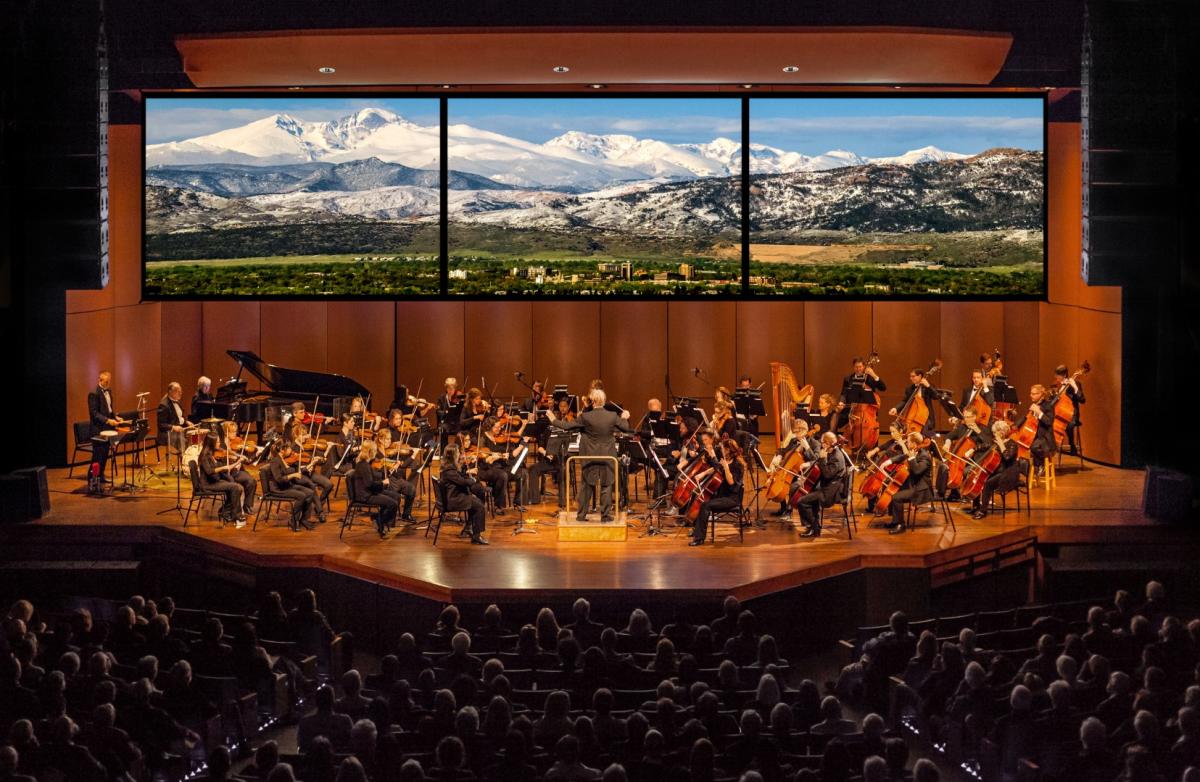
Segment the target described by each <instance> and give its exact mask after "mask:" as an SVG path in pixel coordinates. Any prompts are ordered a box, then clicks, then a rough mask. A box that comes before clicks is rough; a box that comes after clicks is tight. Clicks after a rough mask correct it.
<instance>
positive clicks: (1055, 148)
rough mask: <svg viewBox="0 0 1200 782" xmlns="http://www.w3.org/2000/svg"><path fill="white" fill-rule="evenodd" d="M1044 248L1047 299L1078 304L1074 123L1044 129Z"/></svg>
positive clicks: (1079, 207)
mask: <svg viewBox="0 0 1200 782" xmlns="http://www.w3.org/2000/svg"><path fill="white" fill-rule="evenodd" d="M1046 140H1047V149H1046V161H1047V164H1048V165H1047V172H1046V174H1047V175H1046V249H1047V253H1048V260H1049V263H1048V269H1047V274H1048V279H1047V280H1046V282H1047V284H1048V285H1049V294H1050V298H1049V300H1050V301H1052V302H1054V303H1056V304H1078V303H1079V298H1080V295H1079V294H1080V289H1081V288H1083V287H1084V285H1083V280H1082V278H1081V276H1080V269H1081V264H1082V259H1081V249H1082V241H1083V233H1082V231H1083V200H1082V194H1083V191H1082V188H1083V169H1082V164H1081V162H1080V161H1081V157H1080V125H1079V123H1078V122H1051V123H1048V124H1047V128H1046Z"/></svg>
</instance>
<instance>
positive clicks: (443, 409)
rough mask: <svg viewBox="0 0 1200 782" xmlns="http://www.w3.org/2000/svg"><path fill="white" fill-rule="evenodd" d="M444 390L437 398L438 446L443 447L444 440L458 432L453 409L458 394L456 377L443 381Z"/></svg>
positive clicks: (456, 412) (456, 418)
mask: <svg viewBox="0 0 1200 782" xmlns="http://www.w3.org/2000/svg"><path fill="white" fill-rule="evenodd" d="M443 388H444V390H443V391H442V394H441V396H439V397H438V398H437V422H438V447H439V448H443V447H445V445H446V442H447V441H448V440H449V439H451V438H452V437H453V436H454V435H456V434H458V411H456V410H454V405H455V403H456V401H458V400H456V399H455V397H456V396H457V394H458V379H457V378H453V377H448V378H446V380H445V381H444V383H443Z"/></svg>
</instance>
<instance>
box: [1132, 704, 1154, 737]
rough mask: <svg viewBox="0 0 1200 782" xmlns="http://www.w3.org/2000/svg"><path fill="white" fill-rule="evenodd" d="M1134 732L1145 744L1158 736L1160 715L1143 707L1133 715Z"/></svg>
mask: <svg viewBox="0 0 1200 782" xmlns="http://www.w3.org/2000/svg"><path fill="white" fill-rule="evenodd" d="M1133 732H1134V733H1136V734H1137V737H1138V740H1139V741H1141V742H1142V743H1143V744H1144V743H1146V742H1148V741H1153V740H1154V739H1157V738H1158V717H1155V716H1154V714H1153V713H1152V712H1149V711H1146V710H1145V709H1142V710H1141V711H1139V712H1138V713H1137V714H1135V715H1134V716H1133Z"/></svg>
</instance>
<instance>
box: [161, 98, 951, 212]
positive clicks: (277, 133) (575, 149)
mask: <svg viewBox="0 0 1200 782" xmlns="http://www.w3.org/2000/svg"><path fill="white" fill-rule="evenodd" d="M447 137H448V152H449V163H450V168H451V169H452V170H453V171H455V172H458V173H459V174H462V175H467V174H474V175H477V176H483V177H487V178H489V179H491V180H493V181H494V182H496V183H499V184H501V185H509V186H513V187H521V188H539V189H553V190H562V191H565V192H590V191H595V190H598V189H601V188H604V187H609V186H612V185H616V184H620V183H625V182H638V181H644V180H647V179H652V180H656V181H663V182H665V181H681V180H687V179H697V178H703V177H722V176H738V175H740V174H741V165H742V163H741V156H742V145H741V144H740V143H739V142H737V141H734V140H732V139H728V138H723V137H721V138H716V139H713V140H712V141H710V142H707V143H703V144H671V143H668V142H665V141H658V140H656V139H649V138H636V137H634V136H630V135H624V134H605V135H599V134H593V133H585V132H582V131H576V130H572V131H567V132H566V133H563V134H561V135H559V136H556V137H554V138H552V139H550V140H549V141H546V142H545V143H541V144H538V143H534V142H530V141H524V140H522V139H518V138H514V137H511V136H505V135H503V134H500V133H494V132H491V131H487V130H481V129H479V128H475V127H472V126H470V125H463V124H456V125H450V126H449V127H448V128H447ZM438 148H439V137H438V128H437V127H436V126H428V127H426V126H421V125H418V124H416V123H413V122H410V121H409V120H406V119H404V118H403V117H401V116H400V115H398V114H395V113H394V112H391V111H387V110H386V109H380V108H365V109H362V110H360V111H358V112H356V113H355V114H350V115H347V116H345V117H342V118H340V119H337V120H331V121H328V122H308V121H304V120H300V119H297V118H295V117H292V116H290V115H288V114H273V115H271V116H269V117H264V118H262V119H258V120H255V121H253V122H250V123H248V124H246V125H242V126H240V127H235V128H229V129H227V130H222V131H219V132H216V133H211V134H208V135H204V136H198V137H195V138H190V139H186V140H183V141H171V142H165V143H160V144H150V145H147V147H146V166H147V168H148V169H149V170H151V171H152V172H153V171H155V170H156V169H159V168H161V167H172V168H175V167H189V168H192V169H195V167H197V166H211V165H223V166H230V165H234V166H239V165H240V166H256V167H278V166H300V165H311V164H314V163H327V164H333V165H338V164H344V163H347V162H351V161H356V160H369V159H371V158H375V159H378V160H379V161H381V162H383V163H390V164H396V165H400V166H404V167H406V168H409V169H418V170H426V171H437V169H438ZM965 157H967V155H964V154H961V153H957V152H947V151H945V150H941V149H938V148H937V147H933V146H927V147H923V148H921V149H915V150H911V151H908V152H905V153H904V154H903V155H897V156H893V157H880V158H868V157H864V156H861V155H858V154H856V153H854V152H850V151H847V150H829V151H827V152H824V153H822V154H819V155H805V154H803V153H800V152H795V151H787V150H783V149H779V148H777V147H771V146H767V145H765V144H751V145H750V170H751V173H752V174H780V173H792V172H796V171H824V170H829V169H835V168H843V167H846V166H859V165H866V164H868V163H875V164H880V165H901V166H909V165H915V164H918V163H925V162H936V161H943V160H959V159H962V158H965ZM247 173H252V172H247ZM291 173H292V174H295V173H297V172H291ZM301 176H303V174H301ZM284 179H285V181H286V182H289V183H291V182H293V181H294V180H293V179H291V178H290V177H285V178H284ZM451 187H454V185H453V184H452V185H451Z"/></svg>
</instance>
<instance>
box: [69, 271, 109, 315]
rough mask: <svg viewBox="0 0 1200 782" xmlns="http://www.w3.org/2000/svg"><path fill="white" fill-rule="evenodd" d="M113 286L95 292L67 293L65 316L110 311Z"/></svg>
mask: <svg viewBox="0 0 1200 782" xmlns="http://www.w3.org/2000/svg"><path fill="white" fill-rule="evenodd" d="M112 306H113V284H112V280H111V279H110V280H109V283H108V286H107V287H104V288H101V289H100V290H95V291H78V290H77V291H67V314H68V315H71V314H72V313H76V312H95V311H96V310H107V309H112Z"/></svg>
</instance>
